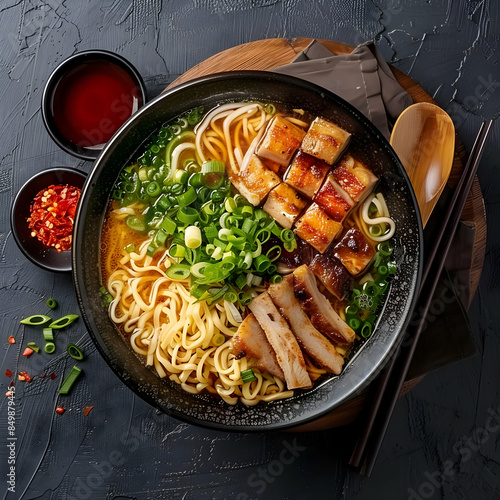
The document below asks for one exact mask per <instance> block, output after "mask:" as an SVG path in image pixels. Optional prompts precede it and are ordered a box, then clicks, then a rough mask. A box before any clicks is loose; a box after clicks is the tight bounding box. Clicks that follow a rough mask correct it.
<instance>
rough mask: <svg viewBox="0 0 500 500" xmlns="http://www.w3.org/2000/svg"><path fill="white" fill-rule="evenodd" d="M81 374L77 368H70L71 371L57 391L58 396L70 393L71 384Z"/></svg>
mask: <svg viewBox="0 0 500 500" xmlns="http://www.w3.org/2000/svg"><path fill="white" fill-rule="evenodd" d="M81 372H82V370H81V368H78V366H76V365H75V366H73V368H71V371H70V372H69V373H68V375H67V376H66V378H65V379H64V381H63V383H62V385H61V388H60V389H59V394H68V392H69V391H70V389H71V387H73V384H74V383H75V382H76V379H77V378H78V376H79V375H80V373H81Z"/></svg>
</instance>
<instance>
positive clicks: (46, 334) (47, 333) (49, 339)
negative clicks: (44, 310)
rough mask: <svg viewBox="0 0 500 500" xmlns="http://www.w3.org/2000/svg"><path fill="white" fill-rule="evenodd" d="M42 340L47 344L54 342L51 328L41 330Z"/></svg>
mask: <svg viewBox="0 0 500 500" xmlns="http://www.w3.org/2000/svg"><path fill="white" fill-rule="evenodd" d="M43 338H44V339H45V340H46V341H47V342H52V341H53V340H54V332H53V331H52V328H44V329H43Z"/></svg>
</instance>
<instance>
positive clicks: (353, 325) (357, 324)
mask: <svg viewBox="0 0 500 500" xmlns="http://www.w3.org/2000/svg"><path fill="white" fill-rule="evenodd" d="M347 324H348V325H349V326H350V327H351V328H352V329H353V330H354V331H357V330H359V328H360V326H361V321H360V320H359V318H351V319H350V320H349V321H348V322H347Z"/></svg>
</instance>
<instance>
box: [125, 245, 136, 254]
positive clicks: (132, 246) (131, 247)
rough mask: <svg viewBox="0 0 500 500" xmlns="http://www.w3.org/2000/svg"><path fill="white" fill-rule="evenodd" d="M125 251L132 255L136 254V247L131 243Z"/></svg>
mask: <svg viewBox="0 0 500 500" xmlns="http://www.w3.org/2000/svg"><path fill="white" fill-rule="evenodd" d="M125 251H126V252H127V253H132V252H135V245H134V244H133V243H130V244H129V245H127V246H126V247H125Z"/></svg>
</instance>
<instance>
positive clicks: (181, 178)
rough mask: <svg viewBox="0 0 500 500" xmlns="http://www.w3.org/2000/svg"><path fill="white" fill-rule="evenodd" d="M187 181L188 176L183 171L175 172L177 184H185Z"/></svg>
mask: <svg viewBox="0 0 500 500" xmlns="http://www.w3.org/2000/svg"><path fill="white" fill-rule="evenodd" d="M188 179H189V174H188V173H187V172H186V171H185V170H177V172H175V179H174V180H175V182H176V183H179V184H186V183H187V181H188Z"/></svg>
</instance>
